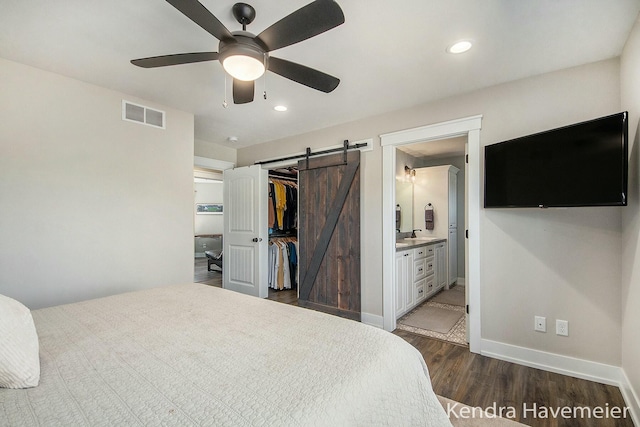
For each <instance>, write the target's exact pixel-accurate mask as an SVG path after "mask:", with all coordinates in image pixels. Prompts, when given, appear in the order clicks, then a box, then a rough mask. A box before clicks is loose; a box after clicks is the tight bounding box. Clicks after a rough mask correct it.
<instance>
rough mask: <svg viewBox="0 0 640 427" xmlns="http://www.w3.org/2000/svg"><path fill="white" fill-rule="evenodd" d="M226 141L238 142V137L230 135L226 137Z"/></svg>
mask: <svg viewBox="0 0 640 427" xmlns="http://www.w3.org/2000/svg"><path fill="white" fill-rule="evenodd" d="M227 141H229V142H233V143H236V142H238V137H237V136H230V137H229V138H227Z"/></svg>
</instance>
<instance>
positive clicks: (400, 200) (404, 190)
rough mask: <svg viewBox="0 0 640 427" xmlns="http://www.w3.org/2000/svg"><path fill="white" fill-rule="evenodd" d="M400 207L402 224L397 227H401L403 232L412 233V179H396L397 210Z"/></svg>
mask: <svg viewBox="0 0 640 427" xmlns="http://www.w3.org/2000/svg"><path fill="white" fill-rule="evenodd" d="M398 209H399V210H400V215H399V217H400V221H399V222H400V226H398V225H396V229H397V228H399V229H400V231H401V232H403V233H407V232H408V233H411V231H412V230H413V183H412V182H410V181H404V180H396V211H397V210H398ZM396 215H398V214H397V213H396Z"/></svg>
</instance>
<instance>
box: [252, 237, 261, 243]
mask: <svg viewBox="0 0 640 427" xmlns="http://www.w3.org/2000/svg"><path fill="white" fill-rule="evenodd" d="M252 241H254V242H256V243H257V242H262V237H254V238H253V239H252Z"/></svg>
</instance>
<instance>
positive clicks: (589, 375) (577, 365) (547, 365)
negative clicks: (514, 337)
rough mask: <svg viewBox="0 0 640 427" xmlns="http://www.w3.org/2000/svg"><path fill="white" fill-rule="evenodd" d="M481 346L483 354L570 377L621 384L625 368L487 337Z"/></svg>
mask: <svg viewBox="0 0 640 427" xmlns="http://www.w3.org/2000/svg"><path fill="white" fill-rule="evenodd" d="M481 348H482V350H481V353H480V354H482V355H483V356H488V357H493V358H494V359H500V360H505V361H507V362H512V363H517V364H518V365H524V366H529V367H531V368H536V369H542V370H544V371H549V372H555V373H557V374H562V375H568V376H570V377H575V378H581V379H584V380H589V381H595V382H598V383H603V384H609V385H615V386H620V380H621V371H622V370H621V368H620V367H619V366H612V365H606V364H604V363H598V362H591V361H589V360H584V359H577V358H575V357H570V356H563V355H560V354H555V353H548V352H546V351H540V350H533V349H530V348H526V347H519V346H515V345H511V344H504V343H501V342H497V341H491V340H484V339H483V340H482V346H481Z"/></svg>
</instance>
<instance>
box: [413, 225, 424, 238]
mask: <svg viewBox="0 0 640 427" xmlns="http://www.w3.org/2000/svg"><path fill="white" fill-rule="evenodd" d="M416 231H422V229H420V228H416V229H415V230H413V231H412V232H411V238H412V239H413V238H415V237H418V236H416Z"/></svg>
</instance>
